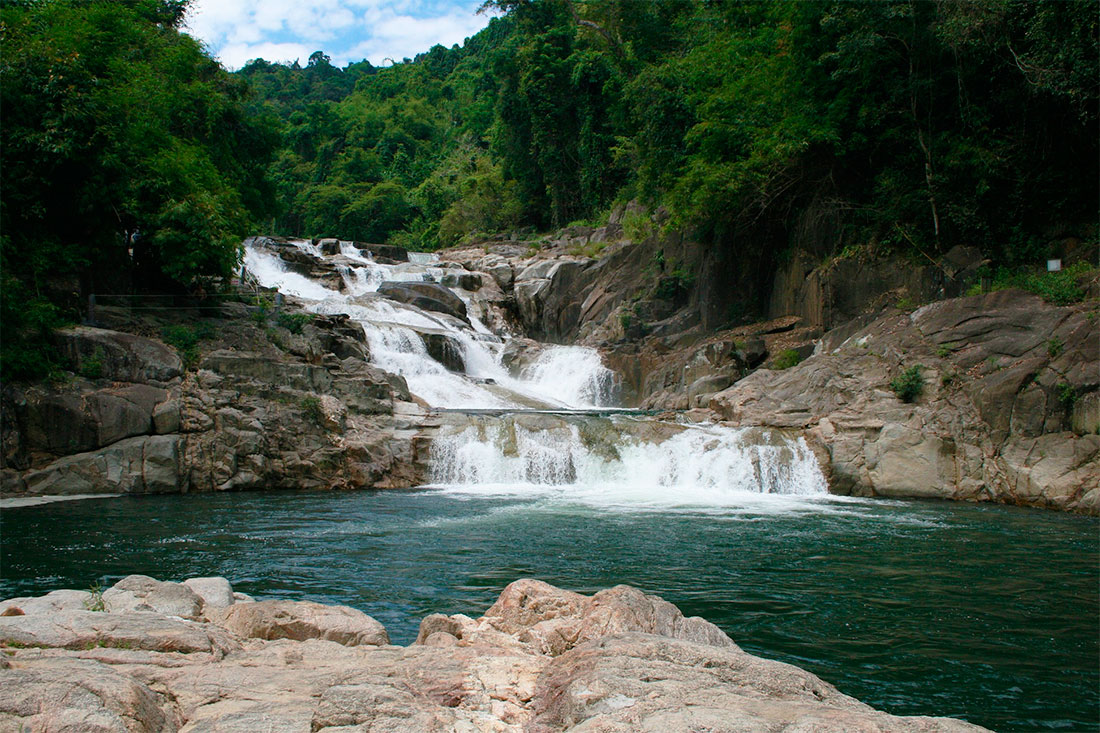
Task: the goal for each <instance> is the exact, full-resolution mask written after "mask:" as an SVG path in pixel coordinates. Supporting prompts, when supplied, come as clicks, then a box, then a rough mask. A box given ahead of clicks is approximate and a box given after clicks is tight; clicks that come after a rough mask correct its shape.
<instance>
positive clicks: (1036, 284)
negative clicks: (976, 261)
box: [992, 262, 1095, 305]
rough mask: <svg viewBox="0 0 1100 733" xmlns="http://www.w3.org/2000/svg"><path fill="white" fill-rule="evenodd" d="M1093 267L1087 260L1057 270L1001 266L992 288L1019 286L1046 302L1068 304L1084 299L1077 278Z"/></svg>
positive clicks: (1083, 293)
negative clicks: (1038, 270) (1041, 270)
mask: <svg viewBox="0 0 1100 733" xmlns="http://www.w3.org/2000/svg"><path fill="white" fill-rule="evenodd" d="M1094 269H1095V268H1094V267H1093V266H1092V265H1091V264H1089V263H1088V262H1078V263H1077V264H1075V265H1071V266H1070V267H1067V268H1066V269H1064V270H1061V271H1059V272H1036V271H1034V270H1009V269H1007V268H1001V269H999V270H997V275H996V276H995V277H994V278H993V286H992V289H993V290H1004V289H1006V288H1020V289H1021V290H1026V291H1028V292H1029V293H1035V294H1036V295H1038V296H1039V297H1041V298H1042V299H1043V300H1045V301H1047V302H1048V303H1054V304H1055V305H1069V304H1070V303H1076V302H1079V301H1081V300H1083V299H1084V297H1085V291H1084V289H1082V288H1081V287H1080V286H1078V284H1077V278H1078V277H1080V276H1081V275H1085V274H1087V273H1090V272H1092V271H1093V270H1094Z"/></svg>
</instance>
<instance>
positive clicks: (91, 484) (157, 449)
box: [24, 435, 187, 494]
mask: <svg viewBox="0 0 1100 733" xmlns="http://www.w3.org/2000/svg"><path fill="white" fill-rule="evenodd" d="M24 480H25V482H26V490H27V491H28V492H30V493H32V494H117V493H128V494H142V493H170V492H177V491H182V490H184V489H185V488H186V486H187V484H186V481H185V477H184V474H183V471H182V468H181V465H180V436H178V435H156V436H149V437H139V438H128V439H126V440H120V441H119V442H117V443H114V444H112V445H110V446H107V447H106V448H103V449H101V450H98V451H93V452H88V453H78V454H76V455H72V456H67V457H65V458H61V459H59V460H57V461H54V462H53V463H50V464H49V465H47V466H46V467H45V468H42V469H39V470H36V471H31V472H29V473H27V474H25V476H24Z"/></svg>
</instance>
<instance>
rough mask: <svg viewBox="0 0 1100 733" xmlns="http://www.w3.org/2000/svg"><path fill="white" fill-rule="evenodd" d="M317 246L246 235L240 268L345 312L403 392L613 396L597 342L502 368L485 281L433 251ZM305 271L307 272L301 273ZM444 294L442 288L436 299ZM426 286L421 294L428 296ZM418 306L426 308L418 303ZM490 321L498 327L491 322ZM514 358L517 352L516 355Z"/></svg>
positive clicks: (505, 335)
mask: <svg viewBox="0 0 1100 733" xmlns="http://www.w3.org/2000/svg"><path fill="white" fill-rule="evenodd" d="M333 250H335V251H336V252H337V253H336V254H326V253H325V251H322V248H320V247H318V246H317V245H315V244H313V243H312V242H310V241H308V240H289V241H287V242H276V241H274V240H269V239H264V238H253V239H250V240H247V241H246V242H245V268H246V270H247V271H248V272H250V273H251V274H252V276H253V277H255V278H256V280H257V281H258V282H259V283H260V284H261V285H263V286H265V287H271V288H277V289H278V290H279V292H281V293H284V294H287V295H292V296H295V297H298V298H301V299H302V300H305V301H307V305H306V308H307V309H308V310H310V311H313V312H316V313H330V314H331V313H344V314H347V315H348V316H349V317H350V318H352V319H353V320H355V321H356V322H358V323H359V324H361V325H362V327H363V330H364V332H365V334H366V337H367V341H368V343H369V345H370V351H371V360H372V361H373V362H374V363H375V364H377V365H378V366H379V367H381V368H382V369H384V370H386V371H388V372H391V373H393V374H398V375H400V376H402V377H404V378H405V380H406V382H407V383H408V385H409V391H410V392H411V393H412V394H414V395H416V396H417V397H419V398H420V399H422V400H424V401H425V402H427V403H428V404H429V405H431V406H433V407H443V408H461V407H465V408H518V407H531V408H548V407H549V408H563V407H564V408H592V407H601V406H610V405H614V404H616V399H615V392H616V380H615V375H614V373H613V372H612V371H611V370H609V369H607V368H606V367H605V366H604V365H603V363H602V362H601V360H600V356H599V354H598V353H597V352H596V351H595V350H593V349H588V348H584V347H579V346H549V345H548V346H537V348H535V349H533V351H534V352H535V353H534V354H533V355H528V356H529V358H527V359H525V360H513V362H512V364H511V365H510V366H511V368H508V367H505V365H504V363H503V358H504V356H505V347H506V345H507V343H508V342H509V341H510V340H511V339H512V337H513V334H512V333H511V331H510V329H509V328H508V325H507V322H506V320H505V319H504V317H503V316H502V315H501V314H500V313H497V312H494V311H493V306H492V304H491V303H490V302H489V301H488V299H485V298H480V297H477V295H476V294H475V292H474V291H473V290H468V289H467V288H466V287H463V286H464V285H465V286H467V287H473V286H474V285H475V284H476V285H477V287H478V289H480V283H481V282H482V280H481V279H480V278H476V276H472V275H470V274H469V273H467V272H466V270H464V269H463V268H461V267H460V266H458V265H455V264H453V263H440V262H439V261H438V259H437V258H435V257H434V256H433V255H424V254H420V255H419V256H417V257H415V258H413V259H414V260H415V261H411V262H401V263H398V264H383V263H379V262H376V261H375V260H374V259H373V258H372V257H370V255H369V253H365V252H363V251H360V250H359V249H358V248H357V247H355V246H354V245H353V244H352V243H350V242H339V243H338V247H335V248H334V247H329V248H327V249H326V251H329V252H332V251H333ZM307 273H308V274H307ZM383 283H410V284H416V283H432V284H438V286H439V287H438V289H437V292H440V291H441V289H442V288H443V287H446V288H447V291H449V292H450V293H453V295H454V296H457V298H458V299H459V300H460V301H461V302H462V304H463V305H464V306H465V312H464V313H461V311H459V314H460V315H462V316H464V317H461V318H460V317H458V316H457V315H456V314H455V313H448V312H446V311H447V308H446V306H445V304H444V305H442V306H439V308H438V310H436V309H435V308H434V307H433V304H432V303H431V302H428V303H426V304H425V303H424V302H423V301H420V300H418V299H416V298H412V299H411V302H401V301H400V300H397V299H391V298H387V297H382V296H381V295H379V288H380V287H381V286H382V284H383ZM445 295H447V293H446V291H442V292H440V297H441V298H442V297H443V296H445ZM430 298H431V294H430V293H429V295H428V296H427V299H429V300H430ZM422 305H424V306H425V307H421V306H422ZM488 323H492V324H494V327H492V328H491V327H490V326H489V325H487V324H488ZM512 356H515V354H514V353H513V354H512Z"/></svg>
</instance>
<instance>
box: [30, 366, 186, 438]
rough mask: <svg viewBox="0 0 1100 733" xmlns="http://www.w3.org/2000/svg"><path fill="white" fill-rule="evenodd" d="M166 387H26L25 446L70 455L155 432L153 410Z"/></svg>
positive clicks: (165, 396)
mask: <svg viewBox="0 0 1100 733" xmlns="http://www.w3.org/2000/svg"><path fill="white" fill-rule="evenodd" d="M168 394H169V393H168V391H167V390H165V389H160V388H158V387H152V386H149V385H145V384H128V385H122V386H112V387H107V388H104V389H96V390H92V391H83V392H60V393H58V392H49V391H45V390H42V389H37V388H36V389H31V390H28V392H27V393H26V396H25V403H24V406H23V410H22V411H23V413H24V415H25V418H24V424H25V425H26V440H27V445H28V447H30V448H31V449H32V450H43V451H47V452H50V453H53V454H55V455H69V454H71V453H81V452H84V451H89V450H93V449H95V448H100V447H102V446H105V445H110V444H111V443H115V442H117V441H119V440H122V439H124V438H130V437H133V436H135V435H147V434H149V433H152V432H154V430H155V425H154V413H155V411H156V409H157V407H158V406H159V405H160V404H161V403H164V402H165V401H166V400H167V399H168Z"/></svg>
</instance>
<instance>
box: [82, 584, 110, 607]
mask: <svg viewBox="0 0 1100 733" xmlns="http://www.w3.org/2000/svg"><path fill="white" fill-rule="evenodd" d="M88 593H90V594H91V596H90V597H89V598H88V599H86V600H85V601H84V610H86V611H106V610H107V606H106V605H105V604H104V603H103V586H101V585H100V584H99V583H98V582H96V583H92V586H91V587H90V588H88Z"/></svg>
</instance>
